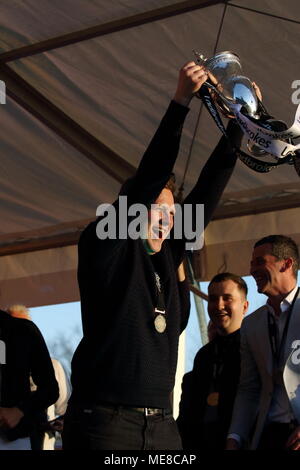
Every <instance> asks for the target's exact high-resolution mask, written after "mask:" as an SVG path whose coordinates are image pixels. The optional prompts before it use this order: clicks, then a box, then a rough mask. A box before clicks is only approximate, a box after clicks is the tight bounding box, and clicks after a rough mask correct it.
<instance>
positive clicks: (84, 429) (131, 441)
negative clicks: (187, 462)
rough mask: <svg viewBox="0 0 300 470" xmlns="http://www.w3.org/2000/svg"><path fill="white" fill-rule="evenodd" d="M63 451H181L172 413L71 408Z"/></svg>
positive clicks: (63, 436)
mask: <svg viewBox="0 0 300 470" xmlns="http://www.w3.org/2000/svg"><path fill="white" fill-rule="evenodd" d="M62 440H63V450H181V449H182V444H181V438H180V435H179V432H178V429H177V424H176V422H175V420H174V418H173V416H172V415H171V413H163V414H162V415H153V416H146V415H144V414H143V413H142V412H139V411H135V410H133V409H128V408H127V407H126V408H125V407H122V406H117V405H116V406H113V405H109V406H106V405H101V406H93V407H84V406H78V405H76V406H75V405H69V406H68V409H67V412H66V414H65V419H64V429H63V433H62Z"/></svg>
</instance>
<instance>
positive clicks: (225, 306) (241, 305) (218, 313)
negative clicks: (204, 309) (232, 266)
mask: <svg viewBox="0 0 300 470" xmlns="http://www.w3.org/2000/svg"><path fill="white" fill-rule="evenodd" d="M247 308H248V301H247V300H246V298H245V293H244V292H243V291H242V290H241V289H240V288H239V286H238V284H236V282H234V281H232V280H231V279H229V280H226V281H221V282H212V283H211V284H210V286H209V289H208V314H209V317H210V319H211V321H212V323H213V324H214V325H215V326H216V328H217V330H218V331H219V332H220V333H221V334H223V335H229V334H230V333H233V332H234V331H236V330H238V329H239V328H240V327H241V323H242V320H243V318H244V315H245V313H246V311H247Z"/></svg>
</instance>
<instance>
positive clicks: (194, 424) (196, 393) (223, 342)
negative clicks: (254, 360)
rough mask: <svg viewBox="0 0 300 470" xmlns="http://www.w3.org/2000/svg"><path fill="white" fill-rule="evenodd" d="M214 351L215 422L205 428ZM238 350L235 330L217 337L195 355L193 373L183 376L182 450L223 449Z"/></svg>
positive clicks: (237, 367) (231, 401)
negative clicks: (216, 374)
mask: <svg viewBox="0 0 300 470" xmlns="http://www.w3.org/2000/svg"><path fill="white" fill-rule="evenodd" d="M216 346H217V347H216ZM217 348H218V351H219V353H221V356H220V357H221V359H222V362H221V371H220V374H219V379H218V391H219V394H220V395H219V404H218V406H217V408H216V421H215V422H214V423H213V424H212V425H209V424H207V423H206V422H205V412H206V410H207V397H208V395H209V393H210V391H211V388H210V387H211V384H212V382H213V370H214V363H215V360H216V351H217ZM239 348H240V332H239V330H238V331H236V332H234V333H232V334H231V335H228V336H226V337H225V336H224V337H221V336H217V337H216V338H215V339H214V340H213V341H211V342H209V343H207V344H206V345H205V346H203V347H202V348H201V349H200V350H199V351H198V353H197V355H196V357H195V360H194V367H193V370H192V371H191V372H189V373H187V374H185V375H184V377H183V381H182V395H181V401H180V410H179V416H178V419H177V425H178V429H179V432H180V435H181V439H182V444H183V449H186V450H191V449H193V450H201V449H204V450H207V448H208V447H211V446H212V447H213V448H217V449H220V450H222V449H224V446H225V440H226V436H227V431H228V428H229V425H230V420H231V414H232V409H233V404H234V398H235V394H236V390H237V386H238V381H239V374H240V352H239ZM211 435H212V439H211V438H210V436H211Z"/></svg>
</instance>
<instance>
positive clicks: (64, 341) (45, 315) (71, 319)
mask: <svg viewBox="0 0 300 470" xmlns="http://www.w3.org/2000/svg"><path fill="white" fill-rule="evenodd" d="M244 279H245V281H246V283H247V285H248V289H249V293H248V300H249V303H250V305H249V309H248V314H249V313H251V312H253V311H254V310H256V309H257V308H258V307H260V306H261V305H264V304H265V303H266V296H264V295H263V294H258V293H257V291H256V284H255V282H254V280H253V279H252V277H251V276H246V277H244ZM298 280H299V281H300V275H298ZM207 286H208V282H202V283H201V285H200V288H201V290H202V292H205V293H207ZM191 300H192V307H191V313H190V318H189V323H188V326H187V329H186V358H185V371H186V372H188V371H189V370H191V369H192V367H193V361H194V357H195V355H196V353H197V351H198V350H199V348H200V347H201V345H202V344H201V337H200V330H199V326H198V319H197V314H196V309H195V306H194V300H193V296H191ZM204 305H205V310H206V302H205V301H204ZM30 313H31V317H32V320H33V321H34V323H35V324H36V325H37V326H38V327H39V329H40V330H41V332H42V334H43V336H44V338H45V341H46V343H47V346H48V349H49V351H50V354H51V356H52V357H55V358H56V359H59V360H61V362H62V364H63V365H64V367H65V369H66V371H67V372H69V370H70V360H71V357H72V354H73V353H74V351H75V349H76V347H77V345H78V343H79V341H80V339H81V337H82V328H81V314H80V302H69V303H66V304H61V305H50V306H46V307H36V308H32V309H31V310H30Z"/></svg>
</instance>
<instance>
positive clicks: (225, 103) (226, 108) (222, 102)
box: [196, 82, 235, 119]
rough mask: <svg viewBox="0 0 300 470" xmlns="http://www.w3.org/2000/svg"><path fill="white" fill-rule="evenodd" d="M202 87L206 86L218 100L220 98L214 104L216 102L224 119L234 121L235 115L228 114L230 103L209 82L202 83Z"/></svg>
mask: <svg viewBox="0 0 300 470" xmlns="http://www.w3.org/2000/svg"><path fill="white" fill-rule="evenodd" d="M204 85H206V86H207V88H209V89H210V90H211V91H213V92H214V93H216V94H217V96H218V98H220V99H217V101H216V102H217V105H218V106H219V108H220V109H221V111H222V113H223V114H224V116H225V117H226V118H229V119H234V118H235V115H234V114H230V113H232V111H231V110H230V105H231V104H232V103H231V101H230V100H228V99H227V98H226V97H225V96H224V95H222V94H221V92H220V91H219V90H218V89H217V88H216V87H215V86H214V85H212V84H211V83H210V82H204ZM196 96H198V95H197V94H196ZM198 97H199V96H198Z"/></svg>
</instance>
